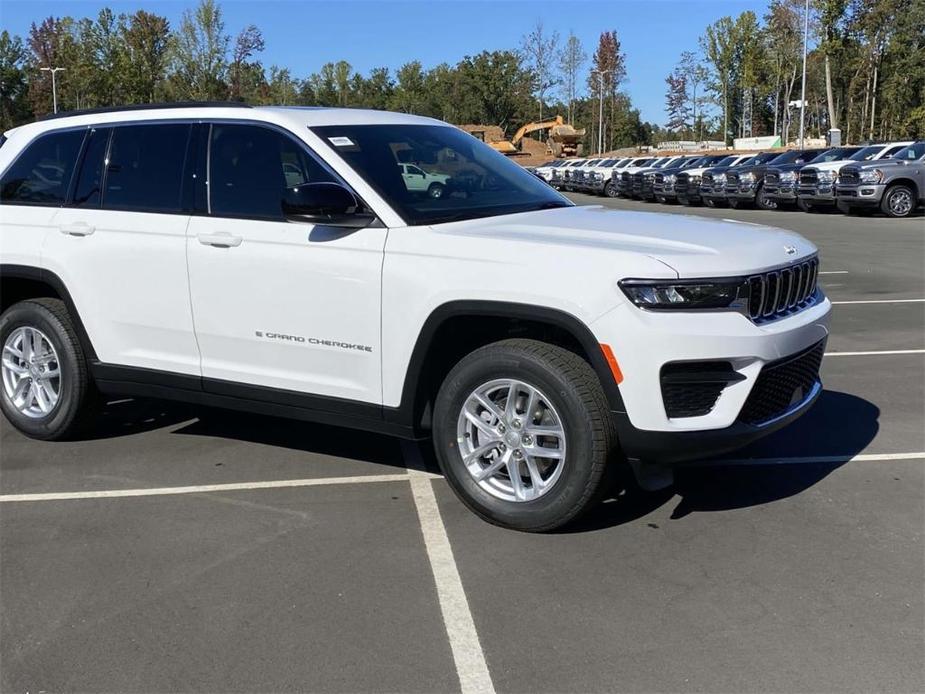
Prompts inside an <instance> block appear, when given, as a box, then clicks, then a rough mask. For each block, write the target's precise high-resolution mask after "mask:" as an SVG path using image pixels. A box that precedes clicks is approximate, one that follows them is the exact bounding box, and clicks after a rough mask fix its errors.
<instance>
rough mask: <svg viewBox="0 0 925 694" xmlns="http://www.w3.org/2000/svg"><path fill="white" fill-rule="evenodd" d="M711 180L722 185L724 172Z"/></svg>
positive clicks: (724, 177)
mask: <svg viewBox="0 0 925 694" xmlns="http://www.w3.org/2000/svg"><path fill="white" fill-rule="evenodd" d="M713 182H714V183H719V184H720V185H723V184H724V183H725V182H726V174H724V173H721V174H719V175H718V176H717V177H716V178H714V179H713Z"/></svg>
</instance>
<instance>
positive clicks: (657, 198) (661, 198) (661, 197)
mask: <svg viewBox="0 0 925 694" xmlns="http://www.w3.org/2000/svg"><path fill="white" fill-rule="evenodd" d="M655 201H656V202H658V203H660V204H662V205H667V204H668V198H666V197H665V196H664V195H656V196H655Z"/></svg>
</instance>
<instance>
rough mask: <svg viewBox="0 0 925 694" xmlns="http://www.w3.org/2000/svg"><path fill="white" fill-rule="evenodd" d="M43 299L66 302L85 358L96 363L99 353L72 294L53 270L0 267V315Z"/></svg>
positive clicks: (11, 265)
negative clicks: (29, 301) (29, 300)
mask: <svg viewBox="0 0 925 694" xmlns="http://www.w3.org/2000/svg"><path fill="white" fill-rule="evenodd" d="M41 298H47V299H60V300H61V301H62V302H64V306H65V308H66V309H67V312H68V314H69V316H70V318H71V321H72V323H73V324H74V330H75V331H76V333H77V338H78V340H79V341H80V346H81V348H82V349H83V351H84V354H86V355H87V358H88V359H90V360H91V361H92V360H95V359H96V352H95V351H94V349H93V344H92V342H91V341H90V336H89V335H88V334H87V331H86V328H84V324H83V321H81V319H80V314H79V313H78V311H77V307H76V306H75V305H74V300H73V299H72V298H71V293H70V292H69V291H68V289H67V286H66V285H65V284H64V282H63V281H62V279H61V278H60V277H58V275H56V274H55V273H54V272H52V271H51V270H47V269H45V268H40V267H35V266H32V265H13V264H7V263H4V264H2V265H0V313H2V312H3V311H6V310H7V309H8V308H9V307H10V306H12V305H14V304H16V303H19V302H20V301H23V300H25V299H41Z"/></svg>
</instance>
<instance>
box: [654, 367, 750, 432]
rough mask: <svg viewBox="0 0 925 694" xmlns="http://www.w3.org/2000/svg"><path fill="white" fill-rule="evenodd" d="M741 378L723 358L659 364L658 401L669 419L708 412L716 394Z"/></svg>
mask: <svg viewBox="0 0 925 694" xmlns="http://www.w3.org/2000/svg"><path fill="white" fill-rule="evenodd" d="M744 378H745V377H744V376H743V375H742V374H740V373H738V372H737V371H734V370H733V368H732V365H731V364H730V363H729V362H726V361H701V362H677V363H673V364H665V366H663V367H662V374H661V382H662V402H663V403H664V404H665V414H667V415H668V416H669V417H671V418H677V417H702V416H703V415H705V414H709V413H710V412H711V411H712V410H713V407H714V405H716V401H717V400H718V399H719V396H720V393H722V392H723V389H724V388H725V387H726V386H727V385H729V384H730V383H735V382H736V381H741V380H742V379H744Z"/></svg>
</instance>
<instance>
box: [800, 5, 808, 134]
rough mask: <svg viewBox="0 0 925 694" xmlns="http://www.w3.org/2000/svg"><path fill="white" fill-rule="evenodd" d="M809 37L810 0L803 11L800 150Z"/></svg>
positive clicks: (804, 111)
mask: <svg viewBox="0 0 925 694" xmlns="http://www.w3.org/2000/svg"><path fill="white" fill-rule="evenodd" d="M808 36H809V0H806V7H805V8H804V9H803V88H802V93H801V94H800V149H801V150H802V149H804V147H803V123H804V116H805V114H806V41H807V38H808Z"/></svg>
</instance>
